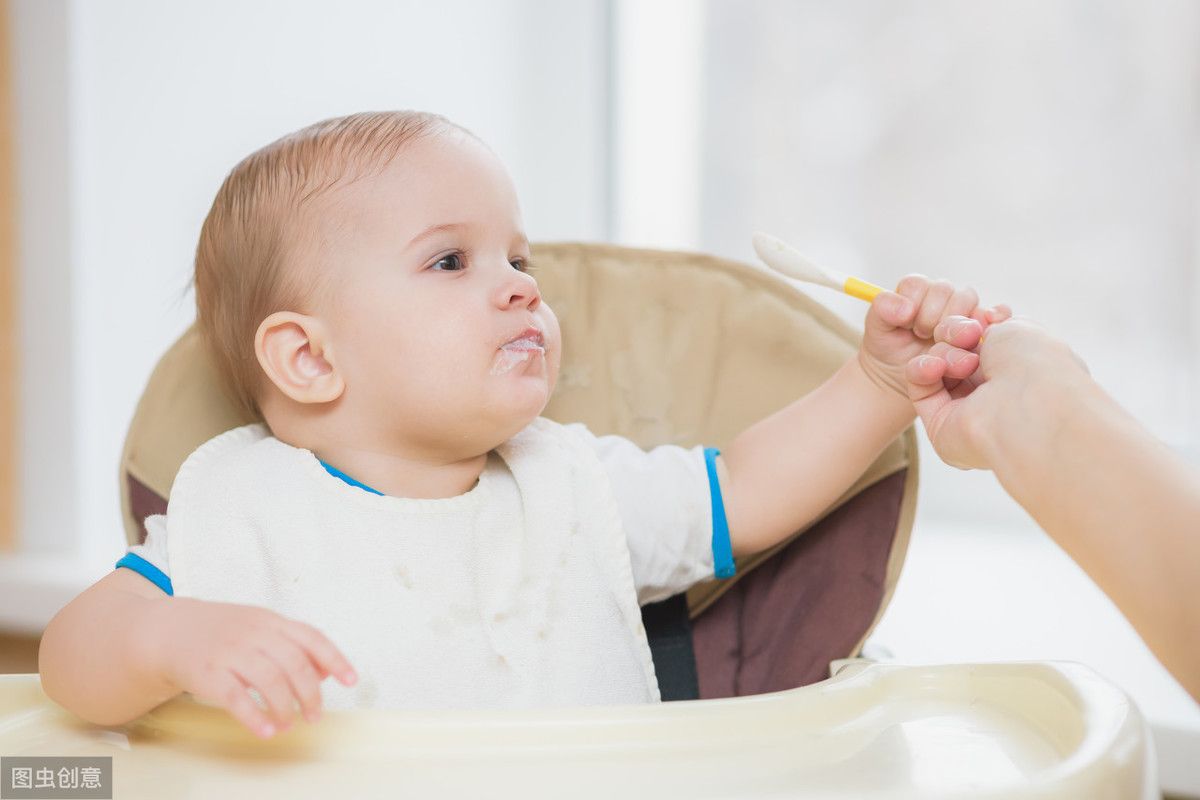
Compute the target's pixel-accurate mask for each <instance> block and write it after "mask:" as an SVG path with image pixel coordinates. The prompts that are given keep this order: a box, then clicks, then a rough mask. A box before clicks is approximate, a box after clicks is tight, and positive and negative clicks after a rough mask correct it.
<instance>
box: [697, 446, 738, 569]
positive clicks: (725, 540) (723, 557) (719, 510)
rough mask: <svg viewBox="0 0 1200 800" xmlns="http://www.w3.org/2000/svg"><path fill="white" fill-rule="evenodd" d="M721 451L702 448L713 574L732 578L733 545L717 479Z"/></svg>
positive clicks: (734, 567) (733, 567)
mask: <svg viewBox="0 0 1200 800" xmlns="http://www.w3.org/2000/svg"><path fill="white" fill-rule="evenodd" d="M719 455H721V451H720V450H718V449H717V448H715V447H706V448H704V466H705V468H706V469H707V470H708V493H709V496H710V497H711V498H712V528H713V532H712V550H713V574H715V575H716V576H717V577H718V578H732V577H733V576H734V575H735V574H737V566H736V565H735V564H734V563H733V545H732V544H731V543H730V541H729V522H728V521H727V520H726V519H725V501H724V500H723V499H721V483H720V481H718V480H717V456H719Z"/></svg>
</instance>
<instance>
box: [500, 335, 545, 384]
mask: <svg viewBox="0 0 1200 800" xmlns="http://www.w3.org/2000/svg"><path fill="white" fill-rule="evenodd" d="M544 341H545V340H544V339H543V338H542V332H541V331H539V330H538V329H537V328H529V329H527V330H526V331H523V332H522V333H521V334H519V335H518V336H517V337H516V338H515V339H512V340H510V341H508V342H505V343H504V344H503V345H501V346H500V352H498V353H496V357H495V359H493V360H492V369H491V374H492V375H504V374H505V373H508V372H511V371H512V370H513V369H515V368H516V367H517V365H518V364H524V363H525V362H527V361H530V360H531V359H533V358H536V357H538V356H544V355H545V354H546V347H545V344H544Z"/></svg>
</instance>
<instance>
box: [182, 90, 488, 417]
mask: <svg viewBox="0 0 1200 800" xmlns="http://www.w3.org/2000/svg"><path fill="white" fill-rule="evenodd" d="M449 130H457V131H461V132H463V133H467V135H470V133H469V132H468V131H466V130H464V129H463V128H461V127H459V126H458V125H455V124H454V123H452V122H450V121H449V120H447V119H445V118H444V117H441V116H438V115H437V114H427V113H423V112H417V111H379V112H364V113H360V114H351V115H349V116H345V117H337V118H335V119H327V120H324V121H322V122H317V123H315V124H313V125H309V126H308V127H306V128H301V129H300V130H298V131H296V132H295V133H291V134H288V135H287V136H284V137H283V138H281V139H279V140H277V141H275V142H272V143H271V144H269V145H267V146H266V147H263V148H262V149H260V150H258V151H256V152H254V153H251V154H250V155H249V156H247V157H246V158H245V159H243V160H242V161H241V162H240V163H239V164H238V165H237V166H235V167H234V168H233V170H232V171H231V172H230V173H229V175H228V176H227V177H226V178H225V181H224V183H222V184H221V188H220V189H219V190H218V191H217V196H216V198H215V199H214V200H213V205H212V208H211V209H210V210H209V212H208V216H207V217H206V218H205V220H204V225H203V227H202V228H201V229H200V242H199V244H198V245H197V247H196V271H195V287H196V320H197V323H198V325H199V327H200V333H201V336H202V338H203V340H204V343H205V345H206V346H207V348H208V350H209V353H210V355H211V357H212V359H213V362H214V365H215V366H216V368H217V373H218V375H219V376H220V379H221V381H222V383H223V384H224V387H225V389H226V390H227V391H228V393H229V394H230V396H231V397H232V399H233V400H235V401H236V402H237V403H238V405H239V406H240V407H241V408H242V410H243V411H245V412H247V413H248V414H250V415H251V416H254V417H261V413H260V410H259V407H258V399H257V398H258V390H259V387H260V386H261V381H262V379H263V373H262V371H261V369H260V368H259V364H258V359H257V357H256V356H255V353H254V336H255V333H256V332H257V330H258V326H259V324H260V323H261V322H262V320H264V319H266V317H268V316H269V315H270V314H272V313H274V312H276V311H284V310H299V308H300V305H301V304H302V303H303V302H304V300H305V297H306V296H307V294H308V291H309V290H310V289H306V281H304V280H302V279H301V277H302V276H300V275H298V274H297V270H294V269H287V265H288V263H289V261H291V260H293V259H294V258H295V252H296V251H297V249H298V245H299V244H300V243H302V242H304V241H306V240H307V236H308V231H309V230H310V228H311V226H310V225H305V224H303V220H302V212H303V210H304V208H305V206H306V205H308V204H309V203H310V202H311V201H312V200H313V199H314V198H317V197H319V196H321V195H322V194H324V193H326V192H328V191H329V190H331V189H333V188H334V187H335V186H338V185H344V184H347V183H351V182H353V181H355V180H357V179H359V178H361V177H365V176H366V175H368V174H370V173H371V172H372V171H379V170H382V169H383V168H384V167H386V166H387V164H388V163H389V162H390V161H391V160H392V159H393V158H394V157H395V156H396V154H397V153H399V151H400V149H401V148H402V147H403V146H404V145H405V144H407V143H408V142H411V141H413V140H415V139H417V138H420V137H425V136H430V135H434V134H439V133H444V132H446V131H449ZM307 284H309V285H310V284H311V281H308V282H307Z"/></svg>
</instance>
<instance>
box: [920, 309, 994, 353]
mask: <svg viewBox="0 0 1200 800" xmlns="http://www.w3.org/2000/svg"><path fill="white" fill-rule="evenodd" d="M983 328H984V326H983V325H982V324H980V322H979V320H976V319H971V318H970V317H962V316H951V317H946V318H945V319H944V320H942V321H941V322H939V323H938V324H937V327H936V328H934V330H933V338H934V339H935V340H936V341H938V342H944V343H945V344H948V345H950V346H951V347H955V348H958V349H960V350H974V349H975V348H976V347H978V346H979V342H980V340H981V339H982V338H983Z"/></svg>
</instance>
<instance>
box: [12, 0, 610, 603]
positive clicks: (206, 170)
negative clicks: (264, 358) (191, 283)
mask: <svg viewBox="0 0 1200 800" xmlns="http://www.w3.org/2000/svg"><path fill="white" fill-rule="evenodd" d="M12 8H13V35H14V41H15V42H16V56H17V65H16V67H17V68H16V80H17V86H16V108H17V116H18V121H19V128H18V132H17V134H18V135H17V161H18V185H19V187H20V196H19V205H18V208H19V213H20V216H19V219H18V231H19V235H20V256H19V275H20V279H21V286H22V289H21V296H20V309H21V314H22V319H21V322H20V331H21V337H22V341H21V342H20V343H19V352H20V353H21V356H22V359H23V361H22V365H21V376H20V382H21V386H22V396H21V402H22V410H21V414H22V419H21V425H20V427H21V431H22V439H21V441H20V443H19V450H20V458H21V462H22V465H23V467H22V469H21V482H22V483H21V486H20V489H19V498H20V502H21V508H20V509H19V512H18V513H19V519H20V524H19V531H20V537H21V538H20V541H21V545H22V548H23V549H24V550H25V551H26V552H35V553H43V554H46V556H47V558H49V557H51V556H53V557H54V559H55V560H56V561H57V562H62V561H63V560H64V559H69V558H71V557H77V558H78V559H80V563H81V564H82V565H83V569H84V570H85V571H89V572H92V573H95V574H99V572H102V571H103V570H104V569H105V568H106V567H110V566H111V563H112V561H113V560H115V559H116V558H117V557H118V555H119V554H120V552H121V550H122V548H123V533H122V528H121V524H120V514H119V504H118V494H117V463H118V458H119V455H120V448H121V443H122V439H123V436H124V431H125V429H126V426H127V425H128V422H129V420H130V418H131V416H132V413H133V409H134V405H135V403H136V400H137V398H138V396H139V394H140V392H141V390H142V388H143V385H144V382H145V380H146V378H147V377H148V375H149V372H150V370H151V368H152V366H153V365H154V363H155V361H156V360H157V358H158V357H159V355H161V353H162V352H163V350H165V349H166V348H167V347H168V346H169V345H170V343H171V342H172V341H173V340H174V339H175V337H176V336H178V334H179V333H180V332H182V331H183V330H184V328H185V327H186V326H187V325H188V324H189V323H190V322H191V319H192V316H193V306H192V302H193V301H192V298H191V295H190V293H189V294H185V287H186V285H187V282H188V280H189V277H190V270H191V259H192V255H193V251H194V248H195V243H196V238H197V236H198V233H199V229H200V225H201V222H202V221H203V218H204V214H205V213H206V212H207V210H208V207H209V204H210V203H211V201H212V197H213V195H214V193H215V192H216V190H217V187H218V185H219V184H220V182H221V180H222V179H223V177H224V175H225V173H226V172H227V171H228V170H229V168H230V167H232V166H233V164H234V163H235V162H236V161H237V160H238V159H240V158H241V157H242V156H244V155H246V154H248V153H249V152H250V151H251V150H253V149H255V148H257V147H259V146H261V145H263V144H266V143H267V142H269V141H271V140H273V139H275V138H276V137H278V136H280V135H282V134H284V133H286V132H288V131H290V130H293V129H295V128H298V127H300V126H302V125H305V124H307V123H309V122H314V121H316V120H318V119H322V118H325V117H330V116H334V115H339V114H344V113H349V112H352V111H359V110H366V109H380V108H421V109H426V110H432V111H437V112H440V113H443V114H445V115H447V116H449V117H450V118H451V119H454V120H455V121H457V122H459V123H460V124H462V125H464V126H466V127H468V128H470V129H471V130H473V131H475V132H476V133H477V134H478V135H480V136H481V137H482V138H483V139H484V140H485V141H487V142H488V143H489V144H490V145H491V146H492V147H493V148H494V149H495V150H496V151H497V152H498V154H499V155H500V157H501V158H502V159H503V160H504V161H505V162H506V163H507V164H508V166H509V168H510V170H511V172H512V173H513V176H514V179H515V181H516V183H517V187H518V190H519V192H520V193H521V196H522V201H523V205H524V211H525V222H526V226H527V229H528V232H529V234H530V237H531V238H533V239H535V240H545V239H566V238H570V239H602V238H605V236H606V233H607V229H608V221H607V220H608V207H609V190H608V186H607V180H608V178H607V176H608V158H609V153H608V144H607V138H608V137H607V122H606V120H607V116H606V114H607V96H606V92H607V81H608V66H607V36H608V28H607V25H608V20H607V16H606V11H605V8H606V6H605V4H604V2H603V0H582V1H581V2H572V3H553V2H548V1H545V2H538V0H497V1H495V2H486V3H481V2H470V0H449V1H447V0H443V1H442V2H437V3H430V2H419V1H417V0H406V1H404V2H385V1H384V0H373V1H368V0H358V1H357V2H340V3H338V4H336V5H335V4H332V3H327V2H316V1H315V0H307V1H305V2H295V1H292V2H283V1H282V0H267V1H263V0H260V1H259V2H253V3H245V2H222V1H218V2H212V1H211V0H205V2H172V3H160V2H152V1H151V0H109V1H108V2H104V3H92V2H82V1H80V0H51V1H50V2H47V1H46V0H15V2H14V3H13V4H12ZM3 567H4V565H3V564H0V573H3V572H4V569H3ZM10 571H12V572H16V571H15V570H10ZM2 583H4V582H3V581H0V584H2ZM9 588H10V589H11V588H12V585H11V584H10V585H9ZM14 591H15V590H14ZM15 596H20V595H15ZM5 607H7V608H6V610H5V613H6V614H8V615H9V616H10V617H11V616H13V615H15V616H17V617H20V616H21V613H20V612H21V609H16V608H14V606H13V605H12V604H8V603H5V602H0V608H5ZM30 614H31V615H34V616H36V614H33V612H32V611H30ZM0 616H2V615H0ZM0 621H2V620H0Z"/></svg>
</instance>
